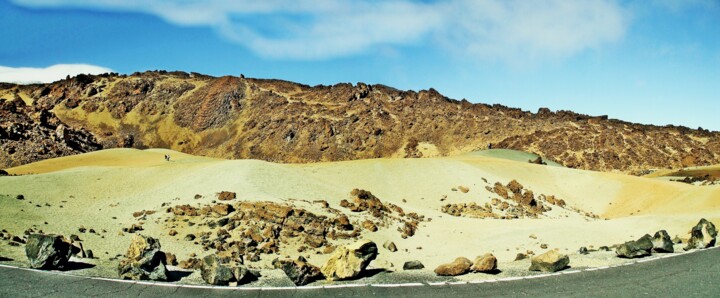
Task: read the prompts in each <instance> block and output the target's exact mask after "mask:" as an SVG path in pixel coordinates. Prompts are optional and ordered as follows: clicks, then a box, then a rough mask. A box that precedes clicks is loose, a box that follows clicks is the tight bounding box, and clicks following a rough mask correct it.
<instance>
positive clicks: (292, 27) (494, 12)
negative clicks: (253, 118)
mask: <svg viewBox="0 0 720 298" xmlns="http://www.w3.org/2000/svg"><path fill="white" fill-rule="evenodd" d="M13 2H15V3H16V4H18V5H23V6H26V7H39V8H61V7H70V8H81V9H89V10H98V11H124V12H139V13H146V14H152V15H156V16H158V17H160V18H162V19H164V20H166V21H167V22H170V23H173V24H176V25H180V26H209V27H212V28H214V29H215V30H216V31H217V32H218V33H219V34H220V35H221V36H222V37H224V38H227V39H229V40H232V41H233V42H236V43H239V44H241V45H243V46H245V47H247V48H249V49H251V50H252V51H254V52H255V53H257V54H259V55H261V56H264V57H269V58H278V59H328V58H334V57H340V56H349V55H354V54H358V53H364V52H366V51H368V50H370V49H373V48H380V47H387V46H407V45H409V46H424V47H441V48H442V49H444V50H450V51H451V53H453V54H460V55H468V56H470V57H477V58H480V59H489V60H497V59H499V60H503V61H513V60H516V59H527V58H531V59H535V58H538V59H543V58H548V57H564V56H568V55H572V54H575V53H577V52H580V51H583V50H585V49H588V48H593V47H597V46H601V45H603V44H606V43H610V42H613V41H616V40H618V39H620V38H622V37H623V35H624V33H625V31H626V29H627V26H628V24H627V23H628V21H627V15H626V13H625V11H624V10H623V8H622V7H621V6H620V5H618V4H617V3H616V2H615V0H586V1H567V0H537V1H531V0H527V1H526V0H448V1H437V2H427V1H425V2H413V1H409V0H388V1H360V0H295V1H280V0H266V1H255V0H238V1H223V0H208V1H201V0H175V1H172V0H165V1H163V0H155V1H153V0H126V1H120V0H14V1H13Z"/></svg>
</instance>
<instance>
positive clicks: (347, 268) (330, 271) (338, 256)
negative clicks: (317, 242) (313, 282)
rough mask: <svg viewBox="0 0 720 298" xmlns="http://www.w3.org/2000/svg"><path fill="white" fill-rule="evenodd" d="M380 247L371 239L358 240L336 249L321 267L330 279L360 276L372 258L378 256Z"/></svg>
mask: <svg viewBox="0 0 720 298" xmlns="http://www.w3.org/2000/svg"><path fill="white" fill-rule="evenodd" d="M377 254H378V249H377V245H376V244H375V242H372V241H370V240H362V241H358V242H356V243H354V244H351V245H348V246H341V247H338V248H337V249H335V251H334V252H333V254H332V255H331V256H330V258H329V259H328V260H327V262H326V263H325V265H323V266H322V268H321V269H320V270H321V271H322V273H323V275H325V278H327V279H328V280H343V279H348V278H353V277H356V276H358V275H359V274H360V273H361V272H362V271H363V270H365V268H367V266H368V264H370V262H371V261H372V260H374V259H375V258H376V257H377Z"/></svg>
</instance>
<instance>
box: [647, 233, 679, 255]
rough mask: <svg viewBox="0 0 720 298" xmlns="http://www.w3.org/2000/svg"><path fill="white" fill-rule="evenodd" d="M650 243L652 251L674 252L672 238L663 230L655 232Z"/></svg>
mask: <svg viewBox="0 0 720 298" xmlns="http://www.w3.org/2000/svg"><path fill="white" fill-rule="evenodd" d="M652 244H653V248H652V251H654V252H675V248H674V247H673V242H672V239H671V238H670V235H669V234H668V232H667V231H665V230H660V231H657V232H655V235H654V236H653V238H652Z"/></svg>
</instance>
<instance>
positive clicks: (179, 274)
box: [167, 270, 193, 282]
mask: <svg viewBox="0 0 720 298" xmlns="http://www.w3.org/2000/svg"><path fill="white" fill-rule="evenodd" d="M191 274H193V271H182V270H175V271H173V270H168V272H167V278H168V280H167V281H168V282H176V281H180V280H182V279H183V278H185V277H188V276H190V275H191Z"/></svg>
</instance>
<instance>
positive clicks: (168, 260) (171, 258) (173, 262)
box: [88, 250, 178, 266]
mask: <svg viewBox="0 0 720 298" xmlns="http://www.w3.org/2000/svg"><path fill="white" fill-rule="evenodd" d="M88 252H89V250H88ZM165 264H166V265H170V266H177V265H178V261H177V257H176V256H175V255H174V254H171V253H169V252H166V253H165Z"/></svg>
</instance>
